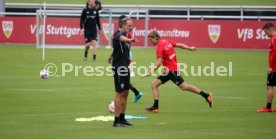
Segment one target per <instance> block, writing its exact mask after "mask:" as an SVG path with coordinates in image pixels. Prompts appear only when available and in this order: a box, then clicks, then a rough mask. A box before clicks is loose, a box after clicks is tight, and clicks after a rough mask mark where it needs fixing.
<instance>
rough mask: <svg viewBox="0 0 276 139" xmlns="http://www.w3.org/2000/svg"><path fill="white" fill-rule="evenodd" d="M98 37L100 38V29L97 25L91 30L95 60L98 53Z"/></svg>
mask: <svg viewBox="0 0 276 139" xmlns="http://www.w3.org/2000/svg"><path fill="white" fill-rule="evenodd" d="M97 39H98V30H97V28H96V26H95V28H93V29H92V30H91V40H92V41H91V45H92V47H93V49H92V51H93V61H95V60H96V54H97Z"/></svg>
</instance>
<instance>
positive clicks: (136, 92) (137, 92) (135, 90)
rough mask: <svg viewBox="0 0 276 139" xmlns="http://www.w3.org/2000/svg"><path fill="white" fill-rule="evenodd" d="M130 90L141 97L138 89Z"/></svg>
mask: <svg viewBox="0 0 276 139" xmlns="http://www.w3.org/2000/svg"><path fill="white" fill-rule="evenodd" d="M130 89H131V90H132V91H133V93H134V94H135V96H137V95H139V91H138V90H137V89H136V88H134V87H133V88H130Z"/></svg>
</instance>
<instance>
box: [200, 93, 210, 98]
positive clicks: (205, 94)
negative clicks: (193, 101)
mask: <svg viewBox="0 0 276 139" xmlns="http://www.w3.org/2000/svg"><path fill="white" fill-rule="evenodd" d="M199 94H200V95H201V96H203V97H204V98H207V97H208V96H209V94H208V93H205V92H203V91H200V93H199Z"/></svg>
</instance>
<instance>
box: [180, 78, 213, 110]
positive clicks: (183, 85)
mask: <svg viewBox="0 0 276 139" xmlns="http://www.w3.org/2000/svg"><path fill="white" fill-rule="evenodd" d="M179 87H180V88H181V89H182V90H184V91H190V92H193V93H195V94H198V95H201V96H202V97H204V98H205V100H206V101H207V102H208V104H209V106H210V107H213V94H212V93H206V92H204V91H202V90H200V89H199V88H197V87H196V86H193V85H189V84H187V83H184V82H183V83H181V84H180V85H179Z"/></svg>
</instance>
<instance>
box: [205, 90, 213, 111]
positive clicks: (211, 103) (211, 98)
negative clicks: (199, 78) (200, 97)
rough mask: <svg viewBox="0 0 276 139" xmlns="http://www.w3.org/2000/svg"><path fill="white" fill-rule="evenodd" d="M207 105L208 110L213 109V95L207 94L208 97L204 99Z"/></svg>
mask: <svg viewBox="0 0 276 139" xmlns="http://www.w3.org/2000/svg"><path fill="white" fill-rule="evenodd" d="M205 99H206V101H207V103H208V104H209V106H210V108H212V107H213V94H212V93H209V96H208V97H207V98H205Z"/></svg>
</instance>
